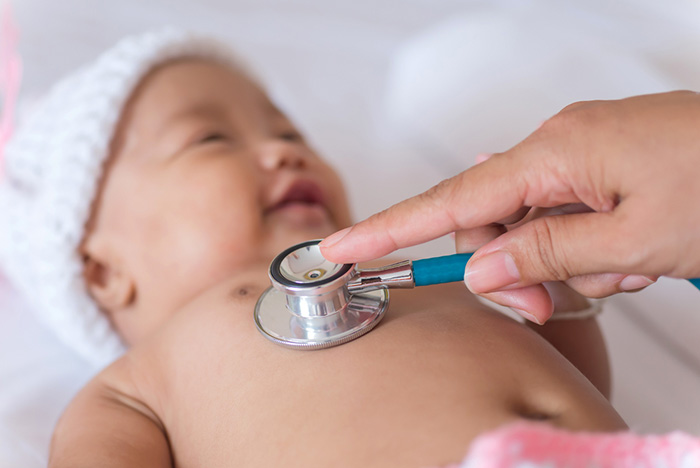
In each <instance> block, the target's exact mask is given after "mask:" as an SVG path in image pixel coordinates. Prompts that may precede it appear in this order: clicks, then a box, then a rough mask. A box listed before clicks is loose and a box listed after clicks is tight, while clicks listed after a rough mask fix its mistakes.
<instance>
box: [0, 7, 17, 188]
mask: <svg viewBox="0 0 700 468" xmlns="http://www.w3.org/2000/svg"><path fill="white" fill-rule="evenodd" d="M1 21H2V23H1V24H0V96H1V97H2V103H3V106H2V115H0V175H2V167H3V164H2V162H3V156H4V153H5V146H6V145H7V141H8V140H9V139H10V137H11V136H12V130H13V124H14V116H15V104H16V102H17V95H18V94H19V85H20V82H21V80H22V61H21V59H20V56H19V54H18V52H17V37H18V36H19V32H18V28H17V25H16V23H15V21H14V17H13V16H12V9H11V8H10V4H9V2H8V3H6V4H5V5H4V8H3V11H2V20H1Z"/></svg>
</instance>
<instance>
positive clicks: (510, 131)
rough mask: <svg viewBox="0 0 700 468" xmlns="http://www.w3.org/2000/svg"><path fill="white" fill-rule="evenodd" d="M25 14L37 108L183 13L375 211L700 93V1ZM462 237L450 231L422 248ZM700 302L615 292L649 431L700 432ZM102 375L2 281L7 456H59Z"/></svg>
mask: <svg viewBox="0 0 700 468" xmlns="http://www.w3.org/2000/svg"><path fill="white" fill-rule="evenodd" d="M14 10H15V15H16V17H17V21H18V23H19V26H20V30H21V38H20V41H21V45H20V48H21V52H22V55H23V59H24V64H25V70H24V72H25V79H24V83H23V90H22V98H23V103H24V106H25V107H26V106H29V105H31V102H32V100H34V99H35V98H36V97H37V96H39V95H40V94H41V93H42V92H44V91H45V90H46V89H47V87H48V86H49V85H50V84H51V83H53V82H54V81H55V80H57V79H58V78H60V77H61V76H62V75H64V74H66V73H68V72H70V71H72V70H73V69H74V68H75V67H77V66H78V65H80V64H82V63H84V62H86V61H88V60H91V59H93V58H94V57H96V55H97V54H98V53H99V52H100V51H102V50H104V49H105V48H107V47H109V46H110V45H111V44H113V43H114V42H115V41H116V40H118V39H119V38H121V37H122V36H124V35H127V34H131V33H137V32H142V31H145V30H147V29H151V28H154V27H158V26H164V25H177V26H182V27H186V28H193V29H196V30H199V31H203V32H209V33H212V34H215V35H217V36H220V37H222V38H223V39H225V40H227V41H229V42H230V43H231V44H232V45H233V46H234V47H235V48H236V49H237V50H238V51H239V53H240V54H241V55H242V56H244V57H245V58H246V59H247V60H248V61H249V62H250V63H251V64H252V65H253V67H254V68H255V69H257V70H258V71H259V73H260V74H261V76H262V77H263V79H264V81H265V82H266V83H267V85H268V86H269V88H270V89H271V91H272V93H273V94H274V95H275V96H276V98H277V99H278V101H279V102H280V104H281V105H282V107H283V108H285V110H287V112H288V113H289V114H291V115H292V117H293V118H294V119H296V121H297V122H298V123H299V124H300V126H301V127H302V128H303V129H304V130H305V131H306V133H307V134H308V135H309V136H310V138H311V140H312V141H313V142H314V143H315V145H316V146H317V147H318V148H319V150H320V151H321V152H322V153H323V154H324V155H326V156H327V157H328V158H329V159H330V160H331V161H333V162H334V163H335V165H336V166H337V167H339V168H340V170H341V172H342V173H343V175H344V177H345V180H346V185H347V187H348V189H349V192H350V196H351V199H352V202H353V207H354V212H355V214H356V217H357V218H358V219H360V218H363V217H365V216H368V215H370V214H371V213H373V212H375V211H377V210H380V209H382V208H385V207H387V206H389V205H390V204H392V203H394V202H396V201H399V200H401V199H403V198H406V197H408V196H410V195H413V194H416V193H418V192H420V191H423V190H425V189H427V188H429V187H430V186H432V185H433V184H435V183H436V182H438V181H439V180H441V179H442V178H445V177H448V176H450V175H453V174H454V173H456V172H458V171H461V170H463V169H465V168H466V167H468V166H469V165H470V164H472V162H473V159H474V156H475V155H476V154H478V153H479V152H493V151H498V150H503V149H506V148H508V147H509V146H511V145H513V144H515V143H517V142H518V141H519V140H520V139H522V138H523V137H525V136H526V135H527V134H528V133H529V132H530V131H532V130H533V129H534V128H535V127H536V126H537V124H538V123H539V122H541V121H542V120H543V119H545V118H547V117H548V116H550V115H552V114H553V113H555V112H557V111H558V110H559V109H561V108H562V107H563V106H565V105H566V104H568V103H570V102H573V101H576V100H583V99H601V98H619V97H624V96H627V95H632V94H639V93H645V92H655V91H663V90H670V89H677V88H690V89H694V90H700V7H699V6H698V3H697V2H691V1H683V0H676V1H669V2H653V1H635V2H632V1H617V2H609V1H602V0H594V1H590V0H589V1H583V0H581V1H510V2H509V1H501V2H496V1H490V2H487V1H466V0H465V1H456V0H451V1H448V0H443V1H436V0H422V1H421V0H401V1H389V0H373V1H370V0H354V1H340V0H290V1H283V0H259V1H254V0H248V1H241V0H229V1H225V0H199V1H184V0H169V1H165V0H148V1H143V0H120V1H112V2H102V1H97V0H62V1H53V0H20V1H19V2H16V3H15V5H14ZM58 118H60V116H58ZM669 209H672V207H669ZM650 216H653V213H650ZM450 248H451V245H450V241H449V239H442V240H439V241H438V242H435V243H432V244H431V245H429V246H423V247H421V248H418V249H413V250H410V251H409V252H405V255H406V256H413V257H415V256H421V255H433V254H442V253H449V252H450ZM699 304H700V292H699V291H695V290H694V289H693V288H692V287H691V286H690V285H688V284H687V283H685V282H682V281H674V280H663V281H661V282H660V284H658V285H655V286H654V287H652V288H649V290H648V291H645V292H643V293H640V294H635V295H626V296H619V297H616V298H614V299H612V300H610V301H609V302H608V305H607V306H606V309H607V311H606V313H605V315H604V317H603V324H604V326H605V331H606V335H607V336H608V339H609V346H610V351H611V355H612V360H613V366H614V377H615V390H614V403H615V405H616V406H617V408H618V409H619V411H620V412H621V413H622V414H623V416H624V417H625V418H626V419H627V421H628V422H629V423H630V425H631V426H632V427H633V428H634V429H637V430H639V431H643V432H649V431H653V432H662V431H670V430H673V429H683V430H686V431H689V432H692V433H694V434H696V435H700V397H699V396H698V395H700V344H699V341H700V340H699V339H698V337H699V336H700V305H699ZM88 375H89V370H88V369H86V368H85V367H84V365H83V364H82V363H81V362H80V361H79V360H77V359H76V358H75V357H74V356H72V355H71V354H70V353H69V352H68V351H67V350H65V349H64V348H62V347H61V346H60V345H59V344H57V343H55V342H54V341H53V339H52V337H51V335H50V334H49V333H47V332H46V330H43V329H42V328H41V327H40V326H38V325H37V324H35V323H33V321H32V319H31V316H30V315H28V314H26V313H25V307H24V305H23V304H22V303H21V300H20V299H18V298H16V297H14V296H13V295H12V293H11V292H10V291H8V290H7V288H2V291H0V382H1V383H0V466H8V467H9V466H34V465H35V466H41V465H42V459H43V457H44V456H45V452H46V443H47V440H48V436H49V434H50V432H51V427H52V425H53V423H54V421H55V418H56V417H57V416H58V414H59V412H60V409H61V408H62V406H63V405H64V404H65V403H66V400H67V399H68V398H70V395H71V394H72V393H73V392H74V391H75V389H76V388H79V387H80V385H81V384H82V383H83V381H84V380H85V379H86V378H87V377H88Z"/></svg>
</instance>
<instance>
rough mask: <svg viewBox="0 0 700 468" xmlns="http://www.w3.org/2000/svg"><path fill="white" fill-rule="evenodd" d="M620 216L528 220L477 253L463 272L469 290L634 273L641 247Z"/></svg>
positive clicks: (586, 214) (566, 216)
mask: <svg viewBox="0 0 700 468" xmlns="http://www.w3.org/2000/svg"><path fill="white" fill-rule="evenodd" d="M619 218H620V214H619V212H616V211H612V212H605V213H581V214H569V215H560V216H550V217H545V218H538V219H535V220H533V221H530V222H528V223H526V224H524V225H522V226H520V227H518V228H517V229H514V230H512V231H510V232H508V233H506V234H503V235H501V236H500V237H498V238H497V239H495V240H493V241H491V242H489V243H488V244H486V245H485V246H483V247H482V248H481V249H479V250H477V252H476V253H475V254H474V256H473V257H472V258H471V259H470V260H469V263H467V268H466V270H465V282H466V284H467V287H468V288H469V289H470V290H471V291H472V292H474V293H477V294H483V293H487V292H492V291H499V290H509V289H515V288H520V287H523V286H529V285H532V284H538V283H543V282H545V281H565V280H567V279H569V278H571V277H573V276H579V275H585V274H590V273H603V272H627V273H630V272H633V271H632V270H631V269H630V268H634V265H632V264H631V262H633V261H635V260H634V259H637V260H639V257H640V255H639V249H634V245H635V243H634V242H632V241H631V239H629V236H627V234H625V233H624V232H622V229H621V226H622V225H623V223H621V222H620V220H619ZM635 250H636V252H635Z"/></svg>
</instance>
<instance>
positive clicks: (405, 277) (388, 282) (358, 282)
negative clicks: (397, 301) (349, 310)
mask: <svg viewBox="0 0 700 468" xmlns="http://www.w3.org/2000/svg"><path fill="white" fill-rule="evenodd" d="M471 256H472V254H470V253H461V254H453V255H445V256H442V257H433V258H424V259H421V260H415V261H411V260H404V261H402V262H398V263H393V264H391V265H387V266H385V267H381V268H368V269H364V270H359V271H358V272H357V274H356V275H355V276H354V277H353V279H352V280H350V282H348V291H349V292H350V294H357V293H360V292H365V291H372V290H375V289H379V288H389V289H398V288H400V289H407V288H413V287H415V286H429V285H431V284H442V283H452V282H456V281H462V280H463V279H464V269H465V268H466V266H467V262H468V261H469V259H470V258H471Z"/></svg>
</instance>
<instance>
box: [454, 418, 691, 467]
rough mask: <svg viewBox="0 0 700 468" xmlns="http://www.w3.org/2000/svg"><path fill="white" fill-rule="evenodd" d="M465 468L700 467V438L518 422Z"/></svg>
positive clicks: (485, 443) (481, 446)
mask: <svg viewBox="0 0 700 468" xmlns="http://www.w3.org/2000/svg"><path fill="white" fill-rule="evenodd" d="M458 466H459V467H460V468H700V438H697V437H692V436H690V435H688V434H684V433H682V432H672V433H670V434H665V435H648V436H642V435H638V434H634V433H632V432H618V433H613V434H602V433H585V432H580V433H574V432H568V431H564V430H560V429H555V428H553V427H551V426H549V425H546V424H542V423H518V424H514V425H509V426H505V427H503V428H500V429H497V430H495V431H492V432H489V433H486V434H484V435H482V436H480V437H478V438H477V439H475V440H474V442H473V443H472V445H471V448H470V450H469V453H468V455H467V458H465V460H464V462H463V463H462V464H461V465H458Z"/></svg>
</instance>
